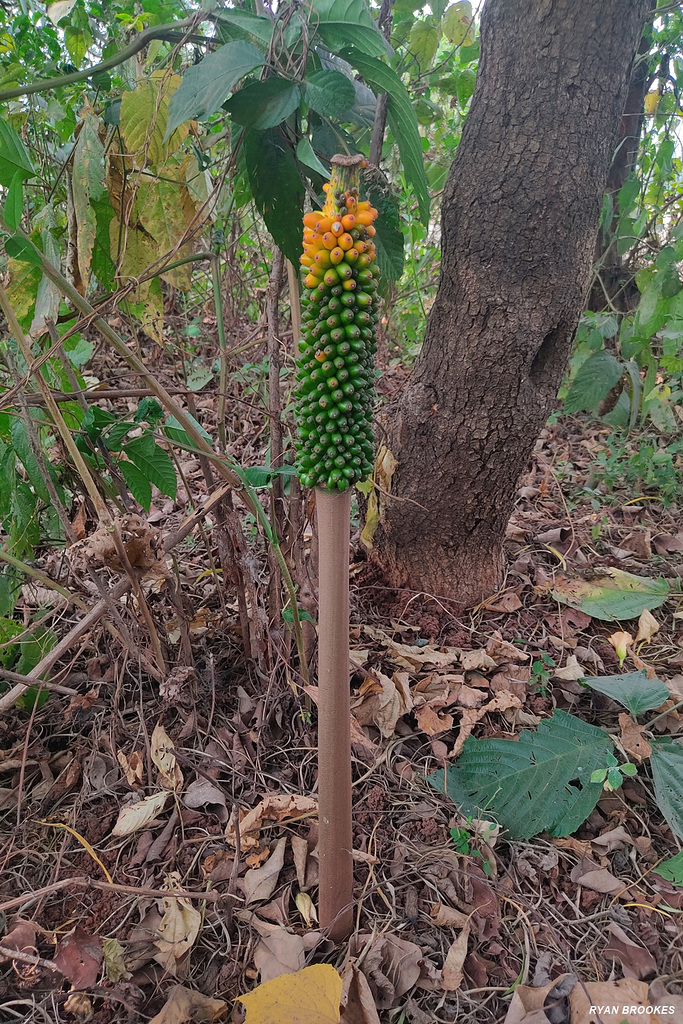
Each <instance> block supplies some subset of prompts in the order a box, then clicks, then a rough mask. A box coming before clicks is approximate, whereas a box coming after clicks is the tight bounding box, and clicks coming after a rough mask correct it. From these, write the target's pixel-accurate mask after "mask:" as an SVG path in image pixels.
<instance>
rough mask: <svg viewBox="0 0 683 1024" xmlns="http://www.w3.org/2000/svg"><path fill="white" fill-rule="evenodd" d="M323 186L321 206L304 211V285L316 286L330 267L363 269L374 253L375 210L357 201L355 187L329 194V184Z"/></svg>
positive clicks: (373, 257) (372, 261) (367, 204)
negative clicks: (326, 199)
mask: <svg viewBox="0 0 683 1024" xmlns="http://www.w3.org/2000/svg"><path fill="white" fill-rule="evenodd" d="M324 187H325V191H326V192H327V194H328V201H327V202H326V203H325V206H324V208H323V209H322V210H313V211H311V213H305V214H304V251H303V255H302V256H301V257H300V258H299V262H300V263H301V265H302V266H303V267H305V268H306V269H307V271H308V273H307V274H306V278H305V280H304V284H305V285H306V287H307V288H315V287H316V286H317V285H319V284H320V282H321V281H322V280H323V279H324V277H325V273H326V272H327V271H328V270H329V269H330V268H331V267H338V266H340V264H342V263H346V264H347V265H348V266H349V267H357V268H358V270H362V269H363V268H364V267H369V266H370V264H371V263H374V261H375V259H376V256H377V253H376V250H375V244H374V242H373V241H372V239H373V238H374V235H375V226H374V224H373V221H374V220H375V219H376V217H377V210H375V208H374V207H373V206H371V205H370V203H369V202H359V201H358V199H357V197H356V196H355V195H354V191H355V190H352V191H350V192H346V193H345V194H343V195H339V196H334V197H330V194H329V193H330V185H329V183H328V184H327V185H326V186H324ZM335 200H336V202H335ZM344 211H345V212H344ZM341 273H342V274H344V273H345V271H341ZM330 276H331V275H330Z"/></svg>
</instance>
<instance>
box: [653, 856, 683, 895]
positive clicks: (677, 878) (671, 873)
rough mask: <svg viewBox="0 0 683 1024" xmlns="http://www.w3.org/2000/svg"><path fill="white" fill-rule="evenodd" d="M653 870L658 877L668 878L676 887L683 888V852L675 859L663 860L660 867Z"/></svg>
mask: <svg viewBox="0 0 683 1024" xmlns="http://www.w3.org/2000/svg"><path fill="white" fill-rule="evenodd" d="M652 870H653V871H654V873H655V874H656V875H661V877H662V878H666V880H667V881H668V882H673V884H674V885H679V886H681V887H683V850H681V851H680V852H679V853H677V854H676V856H675V857H669V859H668V860H663V861H662V863H661V864H659V865H658V867H656V868H653V869H652Z"/></svg>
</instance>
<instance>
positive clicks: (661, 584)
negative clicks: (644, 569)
mask: <svg viewBox="0 0 683 1024" xmlns="http://www.w3.org/2000/svg"><path fill="white" fill-rule="evenodd" d="M550 593H551V594H552V596H553V597H554V598H555V599H556V600H557V601H560V602H561V603H562V604H568V605H569V606H570V607H571V608H580V609H581V611H582V612H585V614H586V615H590V616H591V618H593V619H602V620H603V621H605V622H612V621H614V620H622V619H637V618H638V617H639V616H640V615H641V614H642V613H643V612H644V611H645V609H646V608H647V609H649V610H651V609H652V608H658V607H659V605H660V604H663V603H664V601H666V599H667V597H668V596H669V584H668V583H667V581H666V580H665V579H663V578H662V577H657V578H656V579H653V578H651V577H649V576H634V575H633V574H632V573H630V572H623V570H621V569H604V568H603V569H600V570H599V573H598V572H596V573H594V574H593V575H592V576H591V578H590V579H585V580H584V579H580V578H575V579H569V578H568V577H566V576H557V577H556V578H555V582H554V583H553V586H552V588H551V591H550Z"/></svg>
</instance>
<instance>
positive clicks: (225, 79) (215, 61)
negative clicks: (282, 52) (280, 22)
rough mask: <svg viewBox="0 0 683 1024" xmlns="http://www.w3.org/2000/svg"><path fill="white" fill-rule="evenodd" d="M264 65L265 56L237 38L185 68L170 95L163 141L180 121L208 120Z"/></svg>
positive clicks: (259, 19) (260, 19) (181, 122)
mask: <svg viewBox="0 0 683 1024" xmlns="http://www.w3.org/2000/svg"><path fill="white" fill-rule="evenodd" d="M232 13H237V12H232ZM257 20H258V21H262V20H263V19H262V18H258V19H257ZM269 31H270V29H269ZM269 38H270V36H269ZM264 63H265V57H264V55H263V53H261V51H260V50H257V49H256V47H255V46H253V45H252V44H251V43H247V42H245V41H244V40H242V39H237V40H235V41H234V42H232V43H226V44H225V45H224V46H221V47H220V49H218V50H216V51H215V52H214V53H210V54H209V55H208V56H207V57H204V59H203V60H201V61H200V62H199V64H193V65H192V67H189V68H188V69H187V71H186V72H185V74H184V75H183V80H182V82H181V83H180V86H179V87H178V89H177V90H176V91H175V92H174V93H173V96H171V101H170V103H169V107H168V122H167V125H166V138H168V136H169V135H170V134H171V133H172V132H173V131H175V129H176V128H178V127H179V126H180V125H181V124H183V122H184V121H191V120H195V119H196V120H198V121H203V120H205V119H206V118H207V117H210V115H211V114H213V113H214V112H215V111H216V110H218V109H219V107H220V106H221V104H222V103H223V102H224V101H225V99H226V98H227V96H228V95H229V94H230V93H231V92H232V90H233V89H234V87H235V86H236V85H237V83H238V82H239V81H240V80H241V79H242V78H244V76H245V75H248V74H249V73H250V72H251V71H253V70H254V68H259V67H262V65H263V64H264Z"/></svg>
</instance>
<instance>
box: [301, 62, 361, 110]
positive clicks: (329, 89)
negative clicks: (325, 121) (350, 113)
mask: <svg viewBox="0 0 683 1024" xmlns="http://www.w3.org/2000/svg"><path fill="white" fill-rule="evenodd" d="M301 88H302V91H303V97H304V100H305V101H306V103H307V104H308V106H309V107H311V109H312V110H316V111H317V112H318V113H319V114H322V115H323V116H324V117H335V118H339V119H341V118H342V117H343V115H344V113H345V112H346V111H347V110H348V109H349V108H350V107H352V106H353V104H354V101H355V99H356V92H355V89H354V87H353V82H351V81H349V79H348V78H347V77H346V75H344V74H342V72H341V71H330V70H326V69H325V68H323V69H322V70H321V71H314V72H313V73H312V74H310V75H309V76H308V78H306V79H305V80H304V81H303V82H302V83H301Z"/></svg>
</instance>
